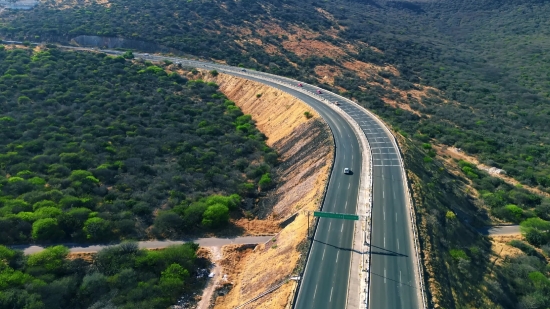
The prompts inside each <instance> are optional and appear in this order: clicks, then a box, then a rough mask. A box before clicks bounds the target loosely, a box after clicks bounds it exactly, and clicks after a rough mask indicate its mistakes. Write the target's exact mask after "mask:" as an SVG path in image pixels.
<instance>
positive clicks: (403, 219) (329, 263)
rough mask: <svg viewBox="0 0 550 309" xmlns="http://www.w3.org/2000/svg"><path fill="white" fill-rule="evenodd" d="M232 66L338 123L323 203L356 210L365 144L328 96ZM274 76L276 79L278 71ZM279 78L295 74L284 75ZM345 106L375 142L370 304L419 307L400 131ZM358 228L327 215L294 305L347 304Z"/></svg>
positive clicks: (343, 210)
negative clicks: (397, 139)
mask: <svg viewBox="0 0 550 309" xmlns="http://www.w3.org/2000/svg"><path fill="white" fill-rule="evenodd" d="M113 53H120V52H113ZM136 56H139V54H136ZM145 58H147V59H149V60H163V59H169V60H172V61H177V62H181V63H182V64H189V65H192V66H197V67H202V68H205V69H211V68H217V69H219V70H221V71H224V69H225V67H224V66H222V65H217V64H211V63H208V64H206V63H204V64H203V63H197V62H193V61H187V60H185V59H179V58H172V57H158V56H152V55H151V56H149V55H145ZM226 73H229V74H231V75H235V76H240V77H244V78H247V79H252V80H256V81H258V82H261V83H263V84H266V85H270V86H273V87H275V88H278V89H281V90H283V91H285V92H287V93H290V94H292V95H294V96H295V97H297V98H299V99H301V100H303V101H305V102H306V103H308V104H310V105H311V106H313V107H314V108H315V110H316V111H317V112H318V113H319V114H320V115H321V116H322V117H323V118H324V119H325V121H326V122H327V123H328V125H329V126H330V127H331V129H332V131H333V134H334V137H335V143H336V157H335V163H334V169H333V172H332V175H331V179H330V183H329V188H328V191H327V195H326V199H325V203H324V205H323V211H325V212H339V213H350V214H353V213H356V208H357V207H356V206H357V205H356V203H357V194H358V187H359V175H358V174H357V173H358V172H359V171H360V164H361V152H360V148H359V144H358V141H357V138H356V137H355V135H354V133H353V130H352V129H351V127H350V125H349V124H348V123H347V122H346V121H345V120H344V119H343V118H342V117H340V116H339V115H338V114H337V113H335V112H334V111H333V110H332V109H331V108H329V107H328V106H326V105H325V104H324V103H322V102H320V101H318V100H316V99H313V98H311V97H309V96H307V95H305V94H303V93H301V92H299V91H296V90H295V89H292V88H291V87H285V86H280V85H278V84H276V83H273V82H271V81H268V80H265V79H264V78H254V77H250V76H248V75H243V74H241V73H235V72H227V71H226ZM242 73H244V72H242ZM269 77H270V78H276V79H277V77H274V76H269ZM279 80H281V81H285V82H286V81H288V80H286V79H283V78H279ZM296 83H298V82H296ZM304 88H305V89H307V90H310V91H312V92H315V91H316V90H317V88H313V87H312V86H308V85H304ZM322 96H323V97H325V98H326V99H328V100H330V101H333V102H334V101H339V100H340V99H339V98H338V97H336V96H335V95H333V94H331V93H329V92H327V91H323V94H322ZM340 107H341V108H342V109H343V110H344V111H345V112H347V113H348V114H349V115H350V116H351V117H352V118H354V119H355V120H356V121H357V122H358V123H359V125H360V127H361V129H362V130H363V132H364V133H365V134H366V136H367V139H368V141H369V144H370V147H371V149H372V156H373V157H372V163H373V188H372V190H373V210H372V222H373V224H372V236H371V237H372V238H371V244H370V246H371V249H370V253H371V254H372V259H371V268H370V269H371V274H370V278H371V279H370V293H369V307H370V308H390V309H394V308H407V309H409V308H411V309H412V308H419V307H420V306H421V305H420V304H421V303H420V300H419V294H420V291H419V290H418V288H419V286H420V285H419V283H418V282H416V281H417V280H416V278H415V272H414V267H415V265H414V263H413V257H414V251H413V243H412V237H411V234H412V232H411V230H410V223H408V220H409V219H408V218H409V215H408V209H407V205H406V204H405V198H406V197H405V190H404V188H403V182H402V176H403V175H402V173H401V168H400V165H399V164H400V161H399V159H398V151H397V149H395V148H394V145H393V143H392V142H391V139H392V138H393V137H391V136H389V135H387V133H386V132H385V131H384V130H383V128H382V127H381V125H380V124H378V122H376V121H375V120H374V119H373V118H372V117H371V116H370V115H368V114H367V113H365V112H364V111H362V110H361V109H360V108H358V107H357V106H355V105H353V104H351V103H348V102H340ZM367 155H368V154H367ZM344 167H349V168H351V170H352V171H354V174H352V175H345V174H343V169H344ZM352 234H353V222H352V221H344V220H338V219H327V218H321V219H320V221H319V225H318V227H317V231H316V234H315V236H314V239H313V247H312V249H311V253H310V256H309V259H308V262H307V265H306V270H305V273H304V276H303V282H302V284H301V287H300V290H299V292H298V299H297V302H296V304H295V308H298V309H307V308H314V309H323V308H336V309H340V308H345V307H346V296H347V285H348V279H349V273H350V269H349V268H350V260H351V254H363V253H361V252H354V251H353V250H352V248H351V244H352V238H353V236H352Z"/></svg>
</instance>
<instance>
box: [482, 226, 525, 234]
mask: <svg viewBox="0 0 550 309" xmlns="http://www.w3.org/2000/svg"><path fill="white" fill-rule="evenodd" d="M480 232H481V233H482V234H483V235H489V236H504V235H520V234H521V230H520V229H519V225H500V226H490V227H486V228H483V229H481V230H480Z"/></svg>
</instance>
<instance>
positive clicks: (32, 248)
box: [11, 236, 273, 254]
mask: <svg viewBox="0 0 550 309" xmlns="http://www.w3.org/2000/svg"><path fill="white" fill-rule="evenodd" d="M271 238H273V236H244V237H234V238H199V239H192V240H189V241H193V242H195V243H197V244H199V246H201V247H221V246H225V245H247V244H263V243H265V242H267V241H269V240H270V239H271ZM186 242H188V241H181V240H176V241H172V240H148V241H139V242H138V245H139V247H140V248H142V249H162V248H166V247H169V246H172V245H181V244H183V243H186ZM56 245H64V246H66V247H68V248H69V251H70V252H71V253H94V252H97V251H99V250H101V249H104V248H107V247H109V246H113V245H116V244H103V245H85V244H84V245H83V244H74V243H62V244H56ZM46 247H47V246H40V245H17V246H11V248H12V249H18V250H23V252H24V253H25V254H33V253H38V252H41V251H43V250H44V248H46Z"/></svg>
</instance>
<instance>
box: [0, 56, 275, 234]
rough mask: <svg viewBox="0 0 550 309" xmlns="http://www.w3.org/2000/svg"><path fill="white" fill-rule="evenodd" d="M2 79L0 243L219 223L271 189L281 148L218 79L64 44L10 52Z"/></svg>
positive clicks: (173, 230)
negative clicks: (225, 92) (66, 47)
mask: <svg viewBox="0 0 550 309" xmlns="http://www.w3.org/2000/svg"><path fill="white" fill-rule="evenodd" d="M0 74H3V75H2V76H1V77H0V243H2V244H14V243H28V242H31V241H35V242H56V241H64V240H70V241H79V242H82V241H90V242H104V241H109V240H116V239H143V238H150V237H177V236H183V235H189V234H193V233H200V232H204V231H210V230H215V229H217V228H220V227H222V226H224V225H226V224H227V223H228V221H229V218H230V215H231V214H232V213H233V214H235V216H239V214H240V212H241V206H242V205H243V204H244V203H243V200H246V201H250V200H251V199H253V198H255V197H256V196H258V194H259V190H260V189H261V190H262V191H263V190H266V189H267V188H269V187H270V186H271V185H272V182H273V181H272V179H271V178H270V176H269V175H270V170H271V168H272V166H273V165H274V164H276V162H277V154H276V153H275V152H273V151H272V150H271V149H270V148H269V147H267V146H266V144H265V142H264V141H265V136H264V135H263V134H261V133H260V132H259V131H258V130H257V129H256V128H255V126H254V122H253V121H252V119H251V117H250V116H249V115H243V113H242V112H241V111H240V109H239V108H238V107H236V106H235V104H234V103H233V102H232V101H230V100H228V99H227V98H226V97H225V96H224V95H223V94H221V93H220V92H219V91H218V90H217V85H216V84H215V83H206V82H203V81H201V80H187V79H186V78H183V77H181V76H180V75H178V74H176V73H167V70H166V68H164V67H160V66H156V65H153V64H151V63H139V62H136V63H131V62H130V61H128V60H125V59H124V58H123V57H117V58H113V57H109V56H106V55H105V54H93V53H81V52H63V51H60V50H57V49H55V48H53V49H46V50H40V51H33V50H30V49H13V50H6V49H5V48H3V47H1V48H0ZM252 204H253V203H252Z"/></svg>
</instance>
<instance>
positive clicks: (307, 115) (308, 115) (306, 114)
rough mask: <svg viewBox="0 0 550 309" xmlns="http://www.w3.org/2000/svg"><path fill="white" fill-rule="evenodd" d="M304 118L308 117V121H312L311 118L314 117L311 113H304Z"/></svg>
mask: <svg viewBox="0 0 550 309" xmlns="http://www.w3.org/2000/svg"><path fill="white" fill-rule="evenodd" d="M304 116H306V119H310V118H311V117H313V115H312V114H311V113H310V112H304Z"/></svg>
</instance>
